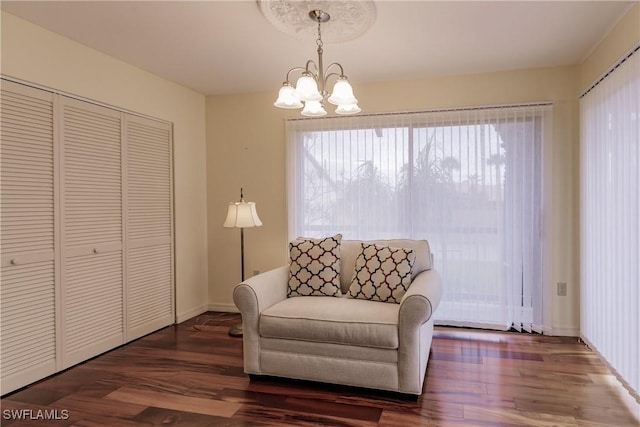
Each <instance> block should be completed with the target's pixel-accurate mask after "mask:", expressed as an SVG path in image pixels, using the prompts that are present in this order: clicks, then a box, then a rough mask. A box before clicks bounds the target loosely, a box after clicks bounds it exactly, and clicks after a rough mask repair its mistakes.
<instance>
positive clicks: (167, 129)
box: [124, 115, 175, 341]
mask: <svg viewBox="0 0 640 427" xmlns="http://www.w3.org/2000/svg"><path fill="white" fill-rule="evenodd" d="M124 146H125V149H124V150H125V152H126V156H125V159H126V161H125V177H126V215H125V218H126V226H125V229H126V245H125V246H126V261H125V265H126V281H125V289H126V301H127V311H126V340H127V341H130V340H132V339H135V338H138V337H140V336H142V335H145V334H148V333H149V332H152V331H155V330H157V329H159V328H162V327H164V326H167V325H170V324H172V323H173V322H174V318H175V315H174V302H173V301H174V286H173V250H172V247H173V244H172V242H173V237H172V236H173V227H172V225H173V220H172V205H173V203H172V159H171V152H172V150H171V126H170V125H169V124H167V123H162V122H158V121H154V120H148V119H145V118H142V117H136V116H131V115H127V116H126V118H125V138H124Z"/></svg>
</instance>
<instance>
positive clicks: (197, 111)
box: [1, 12, 208, 320]
mask: <svg viewBox="0 0 640 427" xmlns="http://www.w3.org/2000/svg"><path fill="white" fill-rule="evenodd" d="M1 20H2V21H1V23H2V28H1V30H2V45H1V48H2V50H1V59H2V63H1V66H2V68H1V70H2V74H3V75H5V76H9V77H13V78H17V79H21V80H24V81H27V82H30V83H35V84H38V85H42V86H46V87H50V88H52V89H55V90H58V91H63V92H66V93H69V94H73V95H77V96H81V97H84V98H88V99H91V100H95V101H99V102H102V103H105V104H110V105H113V106H115V107H118V108H122V109H126V110H130V111H133V112H137V113H141V114H145V115H149V116H152V117H156V118H159V119H163V120H166V121H169V122H172V123H173V124H174V128H173V129H174V168H175V179H174V185H175V242H176V304H177V310H176V312H177V316H178V319H179V320H184V319H186V318H188V317H191V316H193V315H195V314H199V313H200V312H202V311H203V310H205V309H206V308H207V277H208V271H207V270H208V264H207V238H206V230H207V214H206V212H207V206H206V197H207V193H206V163H205V151H206V146H205V98H204V96H203V95H201V94H198V93H196V92H194V91H192V90H189V89H186V88H184V87H181V86H179V85H177V84H174V83H171V82H169V81H166V80H163V79H161V78H159V77H157V76H154V75H152V74H150V73H147V72H145V71H142V70H140V69H138V68H135V67H133V66H131V65H128V64H126V63H124V62H121V61H119V60H116V59H114V58H112V57H110V56H108V55H105V54H102V53H100V52H98V51H96V50H93V49H89V48H87V47H85V46H83V45H80V44H78V43H76V42H73V41H71V40H69V39H67V38H64V37H61V36H59V35H57V34H55V33H52V32H50V31H47V30H45V29H43V28H41V27H38V26H35V25H33V24H31V23H29V22H27V21H24V20H22V19H20V18H17V17H15V16H13V15H10V14H8V13H6V12H1Z"/></svg>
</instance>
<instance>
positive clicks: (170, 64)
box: [1, 0, 637, 95]
mask: <svg viewBox="0 0 640 427" xmlns="http://www.w3.org/2000/svg"><path fill="white" fill-rule="evenodd" d="M635 3H637V1H609V0H606V1H481V0H476V1H392V0H387V1H376V2H375V19H374V21H373V24H372V25H371V27H370V28H369V30H367V31H366V32H365V33H364V34H362V35H361V36H360V37H358V38H356V39H354V40H351V41H347V42H341V43H336V44H334V43H328V42H325V45H324V60H325V64H328V63H331V62H340V63H341V64H342V65H343V66H344V69H345V74H346V75H347V76H348V77H349V80H350V81H351V83H352V84H353V85H354V86H356V87H357V85H358V84H361V83H368V82H379V81H393V80H407V79H416V78H424V77H429V76H436V75H452V74H470V73H480V72H490V71H499V70H511V69H523V68H537V67H553V66H563V65H571V64H578V63H580V62H582V61H583V60H584V58H585V57H586V56H587V55H588V54H589V53H590V51H591V50H592V49H593V48H594V47H595V46H596V45H597V43H598V42H599V41H600V40H602V38H603V37H604V36H605V35H606V34H607V32H608V31H609V30H611V28H613V26H614V25H615V24H616V23H617V21H618V20H619V19H620V18H621V17H622V16H624V14H625V13H626V11H627V10H628V9H629V8H630V7H631V6H632V5H633V4H635ZM1 7H2V9H3V10H5V11H6V12H9V13H11V14H13V15H16V16H18V17H21V18H23V19H25V20H27V21H31V22H33V23H35V24H37V25H39V26H41V27H44V28H47V29H49V30H51V31H53V32H56V33H58V34H61V35H63V36H66V37H68V38H70V39H73V40H75V41H78V42H80V43H82V44H84V45H86V46H89V47H92V48H94V49H97V50H99V51H102V52H104V53H107V54H109V55H111V56H113V57H115V58H119V59H121V60H122V61H125V62H127V63H130V64H133V65H135V66H137V67H139V68H142V69H144V70H147V71H150V72H152V73H154V74H156V75H159V76H161V77H163V78H165V79H168V80H171V81H174V82H177V83H179V84H181V85H183V86H186V87H189V88H192V89H194V90H196V91H198V92H200V93H203V94H207V95H210V94H227V93H244V92H259V91H274V92H277V90H278V88H279V87H280V85H281V83H282V82H283V81H284V79H285V75H286V72H287V70H288V69H289V68H292V67H294V66H304V64H305V63H306V61H307V60H309V59H314V60H315V59H316V52H315V50H316V43H315V40H314V39H315V37H313V36H311V37H307V38H300V37H298V38H296V37H293V36H290V35H287V34H285V33H283V32H281V31H279V30H278V29H276V28H275V27H274V26H272V25H271V24H270V23H269V21H268V20H267V19H266V18H265V16H264V15H263V14H262V12H261V10H260V7H259V5H258V3H257V2H256V1H252V0H235V1H39V2H38V1H4V0H3V1H2V2H1ZM310 8H311V6H310ZM339 19H340V17H339V16H332V17H331V20H332V21H334V20H339ZM309 25H311V26H315V23H314V22H312V21H311V20H309Z"/></svg>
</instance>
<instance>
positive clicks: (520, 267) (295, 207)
mask: <svg viewBox="0 0 640 427" xmlns="http://www.w3.org/2000/svg"><path fill="white" fill-rule="evenodd" d="M550 112H551V106H550V105H536V106H533V105H532V106H519V107H493V108H467V109H459V110H450V111H434V112H421V113H397V114H378V115H359V116H351V117H333V118H323V119H291V120H288V121H287V135H288V137H287V138H288V150H287V153H288V162H287V163H288V180H287V181H288V186H289V188H288V194H289V206H288V212H289V233H290V236H289V237H290V238H294V237H297V236H307V237H321V236H326V235H331V234H335V233H341V234H342V235H343V237H344V238H345V239H362V240H366V239H391V238H413V239H426V240H428V241H429V243H430V245H431V249H432V252H433V253H434V257H435V265H436V268H437V269H438V270H439V271H440V272H441V274H442V277H443V280H444V281H445V294H444V296H443V300H442V302H441V305H440V307H439V308H438V311H437V313H436V322H437V323H439V324H448V325H460V326H478V327H489V328H494V329H509V328H512V327H513V328H515V329H517V330H522V329H524V330H528V331H532V330H540V329H541V327H542V295H541V288H542V283H541V282H542V259H541V239H540V226H541V224H540V217H541V209H542V149H543V145H544V143H545V138H547V139H548V137H547V135H548V133H549V132H547V130H548V129H549V128H550V119H549V117H550Z"/></svg>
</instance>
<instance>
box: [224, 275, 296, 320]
mask: <svg viewBox="0 0 640 427" xmlns="http://www.w3.org/2000/svg"><path fill="white" fill-rule="evenodd" d="M288 281H289V266H288V265H286V266H282V267H278V268H275V269H273V270H269V271H265V272H264V273H262V274H258V275H257V276H253V277H250V278H249V279H246V280H245V281H244V282H242V283H240V284H238V285H236V287H235V288H234V290H233V302H234V303H235V304H236V307H238V309H239V310H240V312H241V313H242V314H243V315H244V314H245V313H247V314H248V313H250V312H255V313H256V314H259V313H261V312H262V311H264V310H265V309H267V308H269V307H271V306H272V305H273V304H275V303H277V302H278V301H282V300H283V299H286V298H287V284H288Z"/></svg>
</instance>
